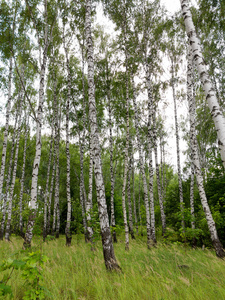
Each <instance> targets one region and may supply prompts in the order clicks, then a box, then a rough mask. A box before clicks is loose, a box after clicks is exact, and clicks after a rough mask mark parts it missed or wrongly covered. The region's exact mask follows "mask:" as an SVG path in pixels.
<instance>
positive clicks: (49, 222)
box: [46, 140, 56, 235]
mask: <svg viewBox="0 0 225 300" xmlns="http://www.w3.org/2000/svg"><path fill="white" fill-rule="evenodd" d="M54 144H55V141H54V140H53V146H54V151H53V167H52V178H51V184H50V191H49V199H48V214H47V215H48V217H47V230H46V231H47V235H48V234H50V231H51V229H50V228H51V208H52V195H53V187H54V180H55V165H56V163H55V158H56V147H55V145H54Z"/></svg>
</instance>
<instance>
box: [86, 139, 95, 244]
mask: <svg viewBox="0 0 225 300" xmlns="http://www.w3.org/2000/svg"><path fill="white" fill-rule="evenodd" d="M92 186H93V159H92V147H91V144H90V162H89V184H88V197H87V206H86V215H87V239H88V241H90V242H91V243H93V228H92V226H91V210H92V208H93V207H92V206H93V205H92Z"/></svg>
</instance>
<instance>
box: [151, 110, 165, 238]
mask: <svg viewBox="0 0 225 300" xmlns="http://www.w3.org/2000/svg"><path fill="white" fill-rule="evenodd" d="M153 136H154V154H155V172H156V180H157V188H158V197H159V206H160V211H161V220H162V235H163V236H164V235H165V233H166V217H165V213H164V205H163V200H162V193H161V184H160V174H159V164H158V151H157V142H156V121H155V114H153Z"/></svg>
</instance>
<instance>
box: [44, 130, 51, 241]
mask: <svg viewBox="0 0 225 300" xmlns="http://www.w3.org/2000/svg"><path fill="white" fill-rule="evenodd" d="M53 131H54V129H53V126H52V133H51V142H50V149H49V159H48V170H47V179H46V186H45V194H44V226H43V241H45V238H46V237H47V211H48V197H49V191H48V190H49V179H50V169H51V162H52V145H53Z"/></svg>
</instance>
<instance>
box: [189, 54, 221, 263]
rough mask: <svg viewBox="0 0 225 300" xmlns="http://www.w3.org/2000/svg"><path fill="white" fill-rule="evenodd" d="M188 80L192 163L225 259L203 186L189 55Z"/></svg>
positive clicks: (218, 252) (215, 240) (213, 234)
mask: <svg viewBox="0 0 225 300" xmlns="http://www.w3.org/2000/svg"><path fill="white" fill-rule="evenodd" d="M188 61H189V63H188V80H187V99H188V104H189V114H190V139H191V151H192V155H193V157H192V162H193V164H194V167H195V174H196V180H197V185H198V190H199V195H200V199H201V203H202V207H203V210H204V213H205V217H206V221H207V224H208V228H209V232H210V236H211V240H212V243H213V246H214V248H215V250H216V255H217V256H218V257H220V258H223V257H225V252H224V250H223V247H222V244H221V242H220V240H219V237H218V234H217V230H216V225H215V222H214V220H213V217H212V214H211V211H210V207H209V205H208V201H207V197H206V193H205V190H204V184H203V177H202V173H201V168H200V162H199V156H198V148H197V139H196V134H195V115H194V109H193V107H194V105H195V104H194V97H193V94H192V80H191V78H192V77H191V76H192V71H191V65H192V64H191V57H190V54H189V58H188Z"/></svg>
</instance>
